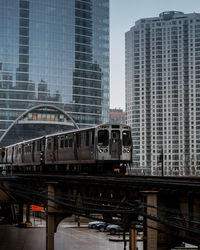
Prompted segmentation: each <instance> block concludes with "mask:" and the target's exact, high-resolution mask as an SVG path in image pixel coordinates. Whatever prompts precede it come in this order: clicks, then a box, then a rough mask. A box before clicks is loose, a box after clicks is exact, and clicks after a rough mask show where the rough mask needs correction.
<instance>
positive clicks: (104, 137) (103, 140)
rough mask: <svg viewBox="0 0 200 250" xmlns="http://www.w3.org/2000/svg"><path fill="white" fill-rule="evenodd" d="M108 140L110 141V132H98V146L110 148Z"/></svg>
mask: <svg viewBox="0 0 200 250" xmlns="http://www.w3.org/2000/svg"><path fill="white" fill-rule="evenodd" d="M108 139H109V134H108V130H99V131H98V145H100V146H108Z"/></svg>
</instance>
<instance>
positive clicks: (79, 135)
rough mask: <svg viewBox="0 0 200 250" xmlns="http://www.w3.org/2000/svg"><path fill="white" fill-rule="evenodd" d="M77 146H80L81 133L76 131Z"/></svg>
mask: <svg viewBox="0 0 200 250" xmlns="http://www.w3.org/2000/svg"><path fill="white" fill-rule="evenodd" d="M77 147H78V148H80V147H81V134H80V133H77Z"/></svg>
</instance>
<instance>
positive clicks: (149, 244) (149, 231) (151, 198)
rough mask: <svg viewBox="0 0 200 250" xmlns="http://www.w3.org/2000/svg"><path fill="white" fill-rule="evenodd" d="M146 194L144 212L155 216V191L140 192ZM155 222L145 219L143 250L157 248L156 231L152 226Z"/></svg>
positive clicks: (155, 249) (155, 224)
mask: <svg viewBox="0 0 200 250" xmlns="http://www.w3.org/2000/svg"><path fill="white" fill-rule="evenodd" d="M142 193H143V194H145V196H146V203H147V208H146V212H147V214H148V215H152V216H155V217H157V209H156V208H157V192H156V191H145V192H142ZM157 227H158V225H157V222H156V221H153V220H150V219H147V220H146V242H145V244H144V249H145V250H158V232H157V230H155V229H153V228H157Z"/></svg>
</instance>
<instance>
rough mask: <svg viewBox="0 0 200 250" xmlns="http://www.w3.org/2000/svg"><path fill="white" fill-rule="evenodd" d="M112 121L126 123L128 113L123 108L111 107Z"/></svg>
mask: <svg viewBox="0 0 200 250" xmlns="http://www.w3.org/2000/svg"><path fill="white" fill-rule="evenodd" d="M110 123H123V124H125V123H126V113H125V112H124V111H123V109H120V108H115V109H110Z"/></svg>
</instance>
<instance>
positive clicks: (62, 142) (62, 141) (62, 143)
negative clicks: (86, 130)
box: [60, 137, 64, 148]
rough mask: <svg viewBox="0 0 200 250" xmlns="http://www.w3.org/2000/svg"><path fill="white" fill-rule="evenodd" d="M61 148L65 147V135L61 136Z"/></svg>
mask: <svg viewBox="0 0 200 250" xmlns="http://www.w3.org/2000/svg"><path fill="white" fill-rule="evenodd" d="M60 148H64V137H61V138H60Z"/></svg>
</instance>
